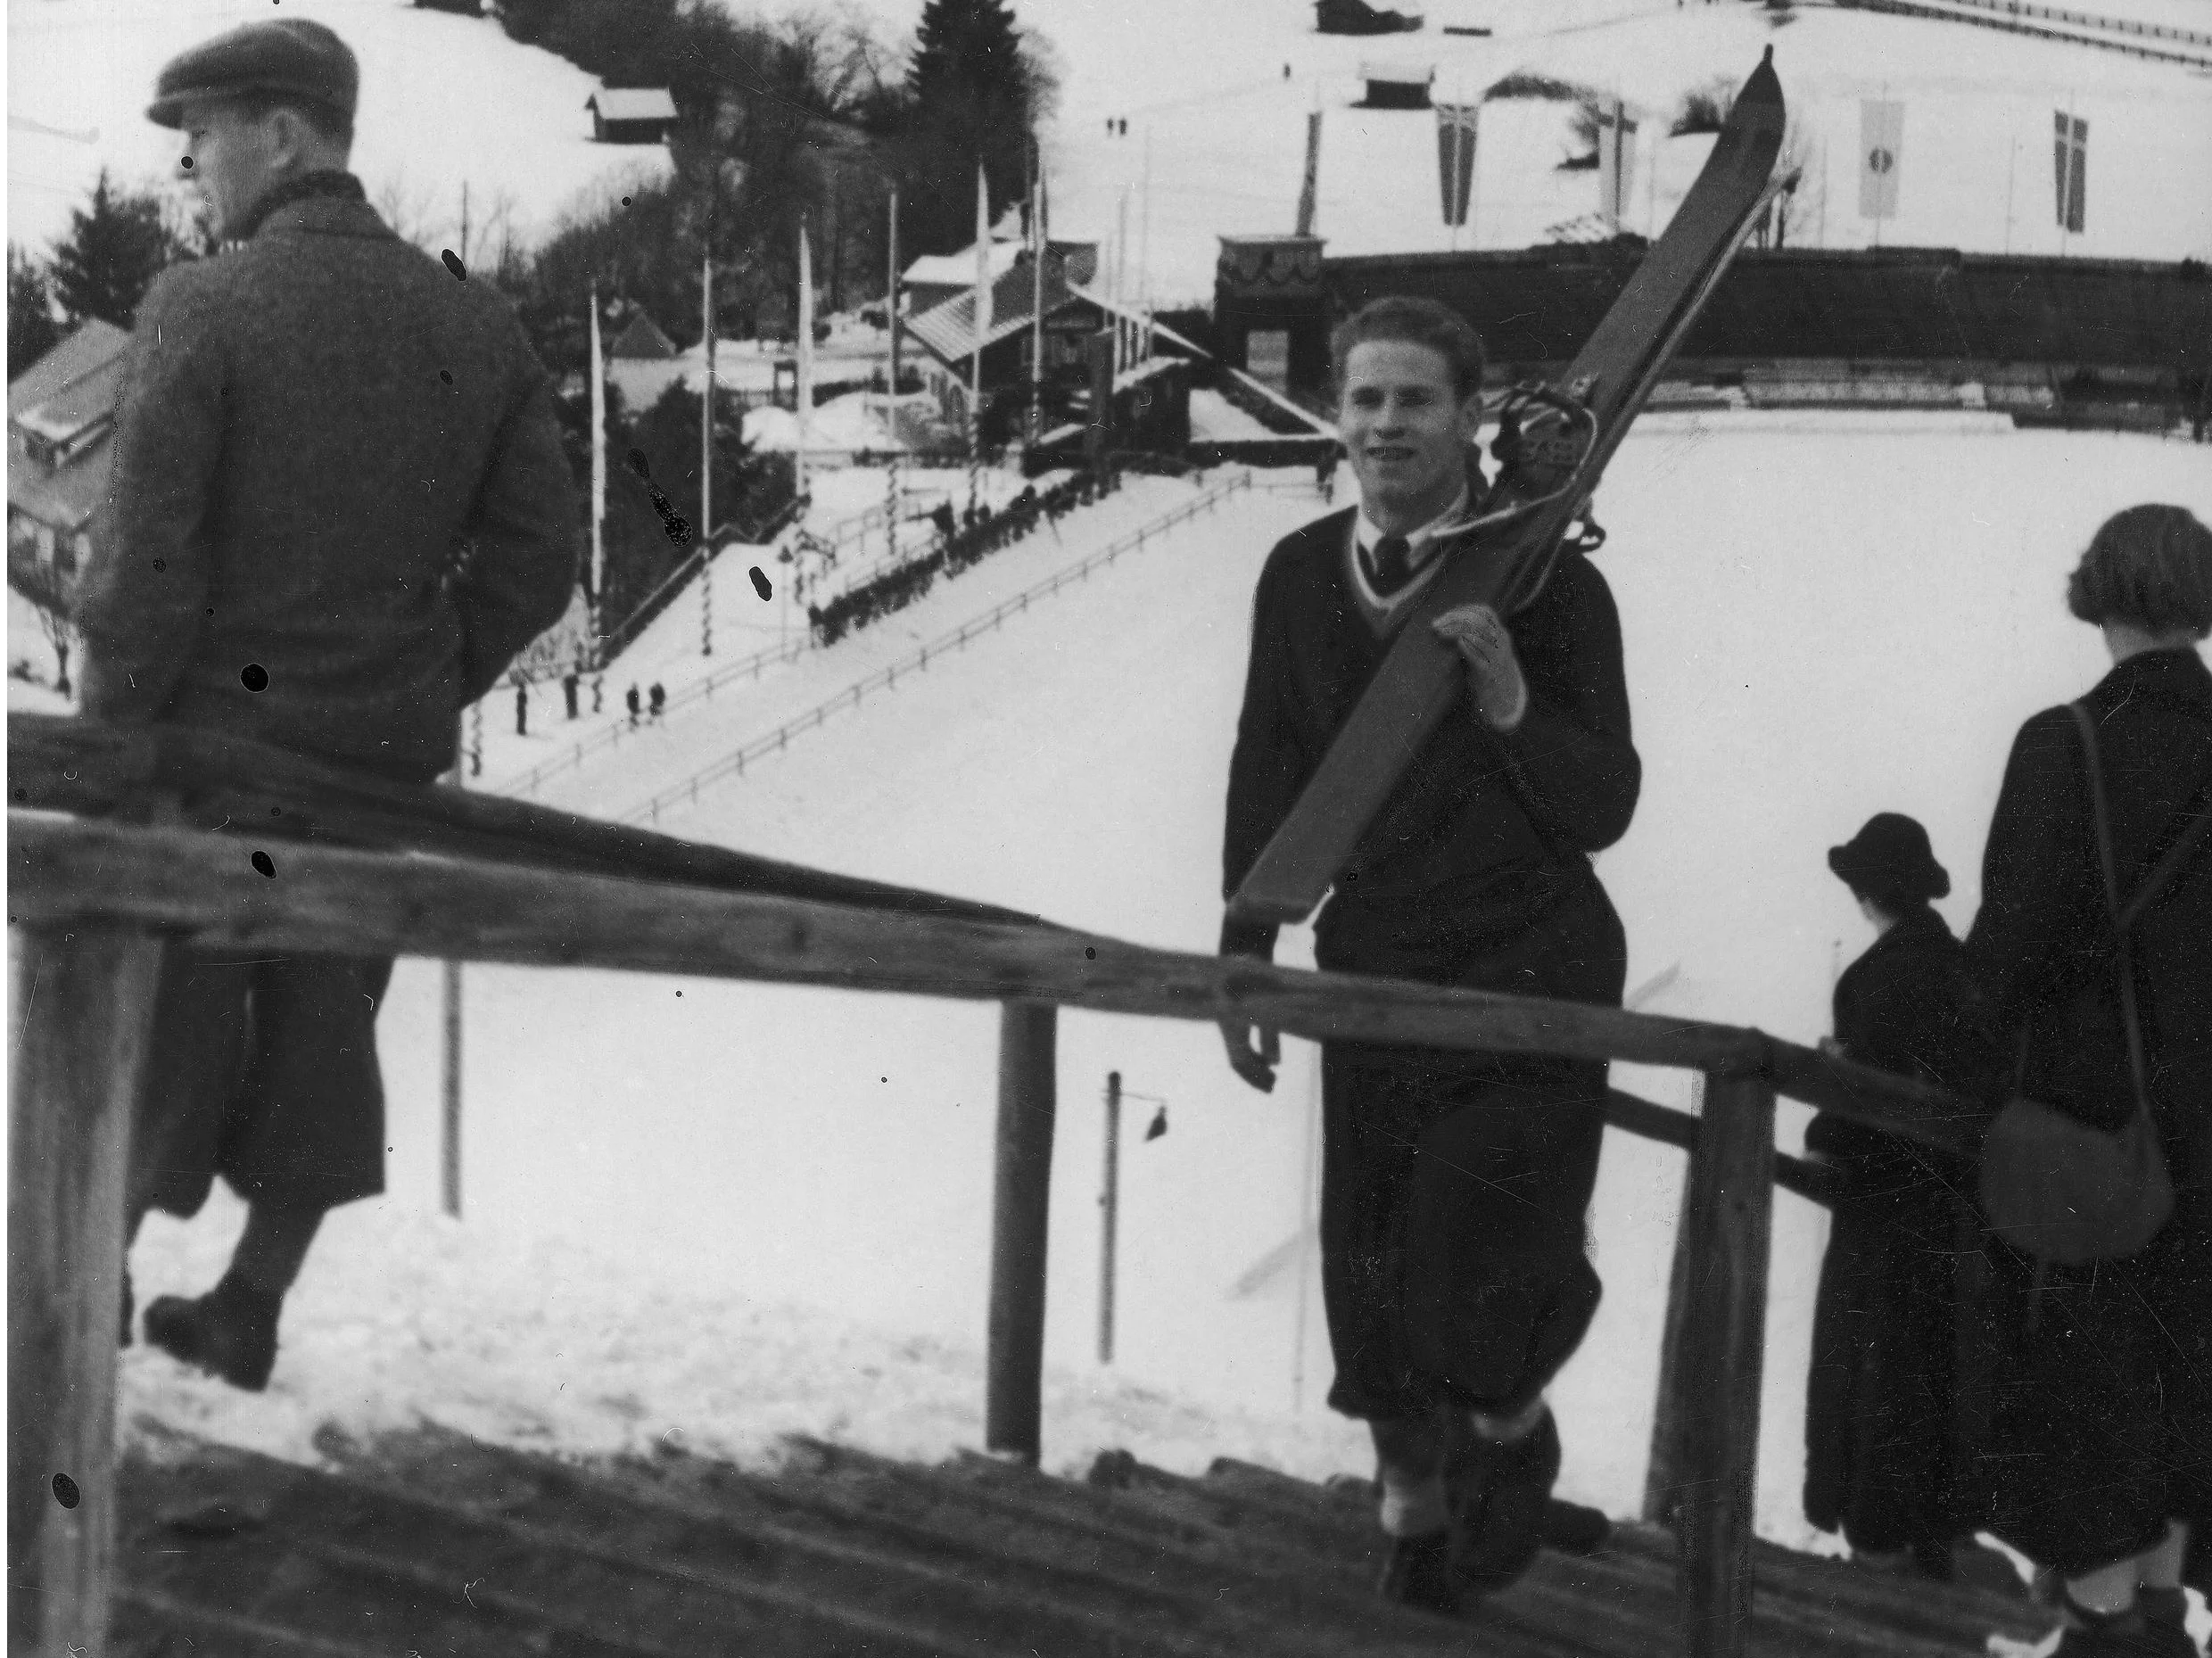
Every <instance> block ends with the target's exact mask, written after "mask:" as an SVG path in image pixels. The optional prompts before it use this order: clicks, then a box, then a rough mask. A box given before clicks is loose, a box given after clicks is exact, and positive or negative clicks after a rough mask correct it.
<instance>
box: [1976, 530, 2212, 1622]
mask: <svg viewBox="0 0 2212 1658" xmlns="http://www.w3.org/2000/svg"><path fill="white" fill-rule="evenodd" d="M2068 606H2069V608H2071V609H2072V611H2073V613H2074V614H2075V615H2076V616H2078V617H2080V618H2081V619H2082V620H2083V621H2084V622H2087V623H2090V624H2091V625H2092V626H2095V627H2099V628H2101V630H2102V631H2103V633H2104V637H2105V642H2106V644H2107V646H2108V647H2109V648H2110V651H2111V654H2112V659H2113V667H2112V671H2111V672H2109V673H2108V674H2107V675H2106V676H2105V677H2104V678H2103V680H2101V681H2099V683H2098V684H2097V685H2096V686H2095V687H2094V688H2093V689H2092V690H2091V691H2090V692H2089V693H2088V695H2087V696H2086V697H2084V698H2083V699H2082V706H2083V707H2084V709H2085V710H2086V711H2087V713H2088V714H2089V715H2090V717H2091V718H2092V720H2093V721H2094V722H2095V725H2096V730H2097V741H2098V747H2099V751H2100V755H2101V768H2100V769H2101V776H2102V778H2103V781H2104V788H2105V792H2106V796H2107V799H2108V802H2109V818H2110V823H2111V834H2112V842H2113V854H2114V862H2115V864H2116V866H2117V886H2118V887H2119V891H2120V895H2121V903H2123V904H2125V903H2126V902H2127V900H2128V898H2129V897H2130V896H2131V895H2133V894H2134V890H2135V888H2136V887H2137V885H2138V883H2140V882H2141V881H2142V878H2143V877H2144V875H2145V874H2146V873H2147V872H2148V871H2149V870H2150V869H2151V868H2152V867H2153V866H2154V865H2155V864H2157V863H2158V861H2159V859H2160V858H2161V857H2162V856H2163V855H2164V854H2166V853H2167V851H2168V850H2169V849H2171V848H2172V847H2174V846H2175V845H2179V844H2180V843H2181V842H2182V840H2183V836H2184V834H2185V832H2186V831H2187V830H2188V829H2189V828H2190V826H2191V821H2192V820H2193V819H2195V818H2196V817H2197V815H2198V814H2199V813H2201V812H2203V811H2204V810H2205V808H2206V806H2207V804H2208V802H2212V672H2207V671H2206V668H2205V664H2204V662H2203V660H2202V658H2201V657H2200V656H2199V654H2198V653H2197V651H2196V650H2195V649H2194V648H2192V647H2193V646H2194V645H2195V644H2196V642H2197V641H2200V640H2201V639H2204V638H2205V636H2206V635H2207V633H2208V632H2212V531H2208V530H2207V529H2206V528H2205V526H2204V525H2203V524H2200V523H2199V522H2198V521H2197V520H2196V519H2195V518H2194V517H2192V516H2191V515H2190V514H2189V513H2188V512H2186V511H2184V510H2183V508H2181V507H2155V506H2154V507H2131V508H2129V509H2128V510H2127V511H2125V512H2123V513H2120V514H2118V515H2117V516H2115V517H2113V518H2112V519H2111V520H2109V522H2108V523H2106V524H2105V525H2104V526H2103V527H2102V528H2101V529H2100V530H2099V531H2098V532H2097V534H2096V537H2095V539H2094V540H2092V542H2091V543H2090V547H2089V550H2088V551H2087V553H2085V554H2084V556H2083V558H2082V562H2081V565H2080V566H2079V568H2077V569H2076V571H2075V573H2074V576H2073V579H2072V582H2071V584H2070V588H2069V590H2068ZM2108 918H2109V911H2108V906H2107V900H2106V896H2105V891H2104V883H2103V878H2102V875H2101V870H2100V868H2099V858H2098V854H2097V841H2096V831H2095V827H2094V819H2093V815H2092V796H2091V794H2090V788H2089V782H2088V774H2087V771H2086V770H2085V768H2084V749H2083V744H2082V740H2081V738H2080V735H2079V733H2078V732H2077V731H2076V728H2075V724H2074V722H2073V719H2072V717H2071V716H2070V714H2068V711H2067V710H2066V709H2064V708H2051V709H2046V710H2045V711H2044V712H2043V713H2041V714H2037V715H2035V718H2033V719H2031V720H2030V721H2028V722H2027V723H2026V725H2025V726H2023V727H2022V728H2021V730H2020V733H2019V736H2018V738H2017V739H2016V740H2015V742H2014V744H2013V747H2012V755H2011V759H2010V762H2009V763H2008V764H2007V766H2006V769H2005V779H2004V787H2003V791H2002V794H2001V795H2000V796H1999V797H1998V802H1997V812H1996V816H1995V819H1994V821H1993V822H1992V823H1991V825H1990V831H1989V845H1988V849H1987V852H1986V854H1985V863H1984V873H1983V878H1982V910H1981V913H1980V915H1979V916H1978V917H1977V918H1976V920H1975V923H1974V929H1973V932H1972V934H1971V935H1970V936H1969V938H1968V939H1967V944H1966V951H1967V962H1968V969H1969V973H1970V974H1971V975H1972V977H1973V978H1974V980H1975V982H1976V984H1977V987H1978V988H1979V989H1980V991H1981V992H1982V994H1984V995H1985V998H1986V999H1987V1002H1988V1004H1989V1007H1990V1009H1991V1011H1992V1013H1993V1019H1994V1021H1995V1025H1996V1028H1997V1032H1998V1035H1999V1037H2000V1040H2001V1042H2002V1043H2007V1044H2009V1045H2008V1046H2007V1047H2006V1048H2005V1049H2004V1050H2003V1051H2004V1052H2007V1053H2008V1054H2018V1058H2019V1071H2018V1084H2019V1085H2018V1092H2019V1093H2022V1094H2024V1095H2026V1096H2027V1097H2029V1098H2032V1099H2035V1100H2040V1101H2045V1102H2047V1103H2049V1104H2051V1105H2053V1106H2056V1107H2058V1108H2059V1109H2063V1110H2066V1111H2068V1112H2069V1113H2071V1114H2072V1115H2073V1116H2075V1117H2076V1118H2080V1119H2081V1120H2082V1121H2084V1122H2085V1123H2088V1124H2091V1125H2092V1126H2097V1127H2100V1128H2105V1129H2112V1128H2117V1127H2119V1126H2121V1125H2123V1124H2124V1123H2125V1122H2126V1121H2127V1119H2128V1118H2129V1117H2130V1116H2131V1115H2132V1113H2133V1112H2134V1109H2135V1101H2136V1092H2135V1081H2134V1068H2133V1067H2132V1065H2131V1063H2130V1060H2129V1055H2128V1041H2127V1034H2126V1025H2125V1017H2124V1014H2123V1011H2122V1001H2121V997H2120V994H2119V976H2118V968H2117V956H2116V954H2115V953H2114V952H2113V949H2112V942H2113V941H2112V925H2111V922H2110V920H2109V919H2108ZM2129 944H2130V948H2131V951H2132V954H2133V960H2134V981H2135V990H2136V998H2137V1002H2138V1005H2139V1008H2140V1024H2141V1028H2142V1043H2143V1049H2144V1059H2145V1061H2146V1062H2145V1067H2144V1069H2145V1075H2146V1077H2147V1084H2148V1085H2147V1090H2146V1092H2147V1093H2148V1096H2149V1101H2150V1110H2151V1114H2152V1116H2153V1118H2155V1120H2156V1121H2157V1124H2158V1129H2159V1131H2160V1137H2161V1139H2162V1142H2163V1143H2164V1147H2165V1151H2166V1159H2167V1168H2168V1170H2169V1172H2170V1173H2171V1175H2172V1176H2173V1180H2174V1185H2175V1208H2174V1214H2173V1217H2172V1219H2171V1220H2169V1221H2168V1222H2167V1225H2166V1227H2165V1228H2164V1230H2163V1231H2161V1232H2160V1233H2159V1234H2158V1236H2157V1237H2156V1238H2155V1239H2154V1240H2152V1241H2151V1242H2150V1245H2149V1246H2148V1247H2147V1248H2145V1249H2143V1250H2142V1251H2140V1252H2139V1253H2138V1254H2136V1255H2134V1256H2132V1257H2129V1258H2126V1259H2124V1260H2118V1261H2103V1262H2099V1263H2097V1264H2095V1265H2094V1266H2081V1267H2068V1266H2057V1265H2039V1264H2037V1263H2034V1262H2030V1261H2028V1260H2026V1258H2022V1257H2019V1256H2017V1255H2013V1254H2011V1253H2010V1251H2008V1250H2003V1249H2002V1247H1995V1246H1993V1254H1994V1256H1995V1260H1994V1266H1995V1269H1996V1274H1997V1277H1998V1279H1999V1282H2000V1285H2001V1287H2004V1286H2009V1287H2010V1292H2011V1295H2012V1297H2013V1298H2014V1301H2015V1304H2016V1306H2017V1307H2019V1308H2020V1309H2021V1310H2020V1313H2019V1316H2018V1318H2017V1319H2016V1320H2015V1321H2014V1322H2013V1323H2012V1324H2011V1328H2010V1334H2011V1337H2012V1340H2013V1343H2014V1350H2013V1352H2012V1354H2011V1356H2010V1358H2011V1362H2010V1363H2009V1364H2007V1365H2005V1366H2003V1367H2002V1370H2001V1371H2000V1376H2001V1378H2002V1380H2001V1384H2000V1388H1999V1391H1998V1396H1997V1398H1996V1431H1997V1434H1998V1439H1999V1443H1998V1446H1997V1450H1998V1453H1999V1455H1998V1457H1997V1463H1996V1465H1997V1467H1998V1468H1999V1470H2000V1471H2001V1479H2000V1492H1999V1496H2000V1511H1999V1522H1998V1525H1997V1530H1999V1532H2000V1534H2001V1535H2002V1536H2003V1537H2004V1538H2006V1540H2007V1541H2009V1542H2010V1543H2012V1544H2013V1545H2015V1546H2016V1547H2018V1548H2019V1549H2020V1550H2021V1551H2022V1552H2023V1553H2025V1554H2026V1555H2030V1556H2032V1557H2033V1558H2035V1560H2037V1561H2040V1562H2042V1563H2043V1564H2045V1565H2047V1566H2049V1567H2051V1569H2053V1570H2054V1571H2057V1572H2058V1573H2059V1575H2060V1576H2062V1577H2063V1578H2064V1579H2065V1580H2066V1589H2067V1598H2068V1607H2067V1615H2068V1629H2067V1632H2066V1635H2065V1637H2064V1641H2063V1644H2062V1645H2061V1646H2059V1654H2060V1655H2061V1658H2088V1655H2090V1654H2106V1653H2128V1654H2138V1653H2145V1652H2153V1653H2163V1652H2167V1651H2169V1650H2170V1651H2172V1652H2173V1653H2174V1654H2176V1658H2178V1655H2179V1654H2183V1653H2186V1652H2191V1651H2193V1648H2191V1647H2190V1646H2188V1645H2187V1644H2186V1637H2184V1636H2180V1635H2179V1632H2178V1624H2179V1619H2180V1616H2181V1604H2182V1596H2181V1592H2180V1584H2181V1582H2182V1581H2183V1567H2184V1565H2185V1564H2186V1565H2187V1566H2188V1577H2189V1580H2190V1581H2191V1582H2192V1583H2195V1584H2197V1585H2199V1586H2200V1587H2202V1586H2203V1585H2204V1584H2205V1583H2206V1582H2207V1574H2206V1573H2205V1571H2204V1570H2203V1567H2204V1564H2205V1561H2204V1557H2203V1551H2202V1544H2203V1542H2204V1540H2205V1539H2204V1535H2203V1534H2204V1532H2205V1530H2206V1528H2207V1525H2208V1522H2212V851H2208V850H2207V848H2206V846H2205V844H2204V841H2203V840H2202V839H2200V841H2199V842H2198V844H2197V850H2196V853H2195V855H2194V856H2193V857H2192V858H2191V861H2190V862H2188V863H2187V864H2186V865H2184V866H2183V869H2182V870H2181V872H2180V873H2179V874H2178V875H2177V876H2175V878H2174V879H2173V880H2172V881H2171V883H2170V884H2169V885H2168V886H2167V888H2166V890H2165V891H2164V892H2163V893H2162V894H2161V895H2159V896H2158V898H2157V899H2156V900H2155V901H2154V902H2153V903H2151V904H2150V906H2149V908H2148V909H2147V911H2145V912H2144V914H2143V915H2142V917H2141V918H2140V919H2139V920H2137V921H2136V922H2135V924H2134V927H2133V928H2131V930H2130V935H2129ZM2192 1526H2193V1527H2194V1528H2195V1530H2196V1533H2197V1536H2196V1537H2195V1538H2193V1539H2192V1538H2191V1527H2192ZM2192 1542H2193V1543H2194V1544H2195V1545H2196V1547H2194V1548H2192V1547H2191V1545H2192Z"/></svg>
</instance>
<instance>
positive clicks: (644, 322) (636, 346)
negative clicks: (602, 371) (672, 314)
mask: <svg viewBox="0 0 2212 1658" xmlns="http://www.w3.org/2000/svg"><path fill="white" fill-rule="evenodd" d="M607 355H608V356H609V357H623V358H640V359H663V358H670V357H675V356H678V355H680V353H679V352H678V351H677V350H676V342H674V341H673V340H671V339H670V338H669V337H668V336H667V335H666V334H664V333H662V332H661V326H660V325H659V324H658V323H656V322H655V321H654V320H653V319H652V318H650V317H648V316H647V315H646V314H645V313H644V312H643V311H640V312H639V313H638V314H637V315H636V316H635V317H632V318H631V319H630V322H629V326H626V327H624V328H623V331H622V332H621V333H620V334H616V335H615V343H614V344H613V345H611V346H609V347H608V348H607Z"/></svg>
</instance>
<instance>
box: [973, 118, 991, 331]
mask: <svg viewBox="0 0 2212 1658" xmlns="http://www.w3.org/2000/svg"><path fill="white" fill-rule="evenodd" d="M990 332H991V192H990V186H988V185H986V183H985V182H984V178H983V164H982V163H981V162H980V161H978V162H977V163H976V351H978V353H980V352H981V351H982V350H983V336H984V335H985V334H988V333H990Z"/></svg>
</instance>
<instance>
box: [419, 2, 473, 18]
mask: <svg viewBox="0 0 2212 1658" xmlns="http://www.w3.org/2000/svg"><path fill="white" fill-rule="evenodd" d="M415 9H416V10H417V11H418V12H453V13H455V14H456V15H457V16H460V17H482V16H483V0H415Z"/></svg>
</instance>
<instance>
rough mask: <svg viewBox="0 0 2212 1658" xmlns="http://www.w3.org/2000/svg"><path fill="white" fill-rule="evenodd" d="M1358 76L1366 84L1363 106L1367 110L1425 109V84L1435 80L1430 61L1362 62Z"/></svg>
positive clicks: (1428, 84)
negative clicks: (1364, 105) (1364, 104)
mask: <svg viewBox="0 0 2212 1658" xmlns="http://www.w3.org/2000/svg"><path fill="white" fill-rule="evenodd" d="M1359 78H1360V79H1361V80H1363V81H1365V82H1366V85H1367V97H1366V107H1367V108H1369V109H1371V110H1425V109H1427V108H1428V107H1429V87H1430V86H1431V85H1432V83H1433V82H1434V81H1435V79H1436V66H1435V65H1434V64H1433V63H1362V64H1361V65H1360V66H1359Z"/></svg>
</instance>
